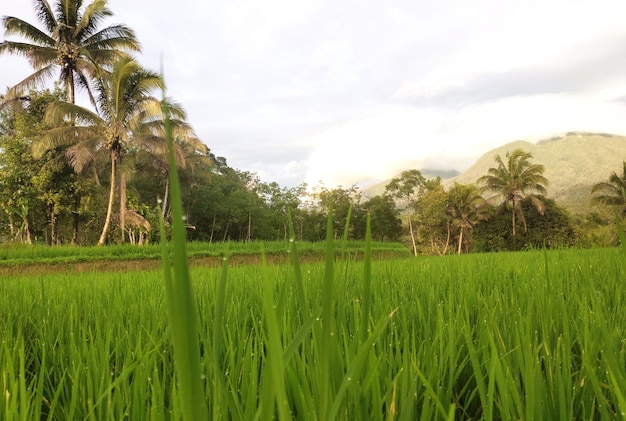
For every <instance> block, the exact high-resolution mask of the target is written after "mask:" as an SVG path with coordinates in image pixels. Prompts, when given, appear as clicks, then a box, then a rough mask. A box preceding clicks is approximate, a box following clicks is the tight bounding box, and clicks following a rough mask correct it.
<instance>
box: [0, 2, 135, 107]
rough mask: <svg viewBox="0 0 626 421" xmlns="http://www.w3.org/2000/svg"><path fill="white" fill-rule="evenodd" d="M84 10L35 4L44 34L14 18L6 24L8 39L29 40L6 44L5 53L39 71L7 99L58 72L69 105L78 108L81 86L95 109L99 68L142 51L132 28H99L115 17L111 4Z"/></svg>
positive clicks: (57, 4) (0, 49) (78, 4)
mask: <svg viewBox="0 0 626 421" xmlns="http://www.w3.org/2000/svg"><path fill="white" fill-rule="evenodd" d="M82 5H83V1H82V0H57V1H56V2H55V3H54V7H52V6H51V5H50V3H49V2H48V1H47V0H34V1H33V6H34V8H35V13H36V15H37V19H38V20H39V23H40V24H41V25H42V27H43V29H39V28H38V27H36V26H34V25H31V24H30V23H28V22H26V21H24V20H22V19H19V18H16V17H12V16H5V17H4V18H3V19H2V25H3V27H4V31H5V36H11V35H17V36H19V37H21V38H23V39H24V40H25V41H24V42H19V41H6V40H5V41H4V42H2V43H1V44H0V54H2V53H9V54H17V55H22V56H24V57H26V59H27V60H28V61H29V62H30V64H31V66H32V67H33V68H34V69H35V72H34V73H33V74H31V75H30V76H28V77H27V78H26V79H24V80H22V81H21V82H19V83H18V84H17V85H15V86H14V87H13V88H11V89H10V90H9V92H8V97H7V98H6V99H11V98H13V97H15V96H17V95H19V94H20V93H21V92H23V91H25V90H27V89H29V88H31V87H34V86H36V85H39V84H40V83H42V82H43V81H45V80H47V79H48V78H50V77H51V76H53V75H54V74H55V73H58V74H59V79H60V81H61V82H62V83H63V85H64V86H65V90H66V100H67V101H69V102H71V103H75V90H76V86H78V87H80V88H84V89H86V90H87V93H88V94H89V97H90V99H91V101H92V103H94V104H95V102H94V97H93V95H92V92H91V88H90V80H91V79H93V78H94V77H95V76H96V75H97V67H98V66H105V67H108V66H110V65H112V64H113V63H114V62H115V61H116V60H117V59H118V58H119V57H120V56H121V55H123V52H124V51H126V52H131V51H139V49H140V48H139V42H138V41H137V40H136V38H135V34H134V32H133V31H132V30H131V29H130V28H128V27H126V26H124V25H112V26H108V27H106V28H102V29H100V28H99V25H100V23H102V21H103V20H104V19H105V18H107V17H109V16H112V13H111V11H110V10H109V9H108V8H107V5H106V0H93V1H92V2H91V3H90V4H89V5H88V6H87V7H85V8H83V7H82Z"/></svg>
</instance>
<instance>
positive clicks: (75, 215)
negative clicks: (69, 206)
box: [71, 211, 80, 246]
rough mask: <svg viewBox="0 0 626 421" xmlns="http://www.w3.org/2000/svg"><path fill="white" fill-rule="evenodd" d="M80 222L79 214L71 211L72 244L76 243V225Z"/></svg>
mask: <svg viewBox="0 0 626 421" xmlns="http://www.w3.org/2000/svg"><path fill="white" fill-rule="evenodd" d="M79 224H80V214H79V213H78V212H76V211H74V212H72V242H71V244H72V245H73V246H75V245H77V244H78V226H79Z"/></svg>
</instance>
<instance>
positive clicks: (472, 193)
mask: <svg viewBox="0 0 626 421" xmlns="http://www.w3.org/2000/svg"><path fill="white" fill-rule="evenodd" d="M482 203H483V197H482V196H481V194H480V191H479V190H478V188H477V187H476V186H475V185H473V184H459V183H456V182H455V183H454V187H452V188H451V189H450V190H449V191H448V205H447V211H448V214H449V215H450V217H451V219H452V224H453V225H454V226H456V227H457V228H458V229H459V240H458V247H457V254H461V250H462V247H463V234H464V233H469V232H470V231H471V230H472V228H473V227H474V225H475V224H476V223H477V222H478V221H481V220H483V219H486V216H487V213H486V208H485V207H483V206H481V205H482Z"/></svg>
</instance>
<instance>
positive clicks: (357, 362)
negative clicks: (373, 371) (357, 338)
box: [325, 309, 398, 420]
mask: <svg viewBox="0 0 626 421" xmlns="http://www.w3.org/2000/svg"><path fill="white" fill-rule="evenodd" d="M396 311H398V309H395V310H393V311H392V312H391V313H389V314H388V315H385V316H383V317H382V318H381V319H380V320H379V321H378V323H376V327H375V328H374V331H373V332H372V334H371V335H370V336H369V337H368V338H367V340H366V341H365V342H364V343H363V344H362V345H361V347H359V351H358V352H357V354H356V356H355V357H354V359H353V360H352V362H351V363H350V366H349V367H348V371H347V372H346V374H345V376H344V377H343V380H342V382H341V386H340V387H339V390H338V391H337V394H336V395H335V399H334V401H333V404H332V406H331V408H330V412H329V414H328V417H326V418H325V419H328V420H335V419H337V415H338V414H339V410H340V409H341V403H342V402H343V399H344V397H345V395H346V392H347V390H348V387H349V386H350V385H351V384H352V381H353V380H354V381H356V379H358V378H360V377H361V375H362V374H363V372H364V369H365V362H366V361H367V357H368V355H369V353H370V352H371V351H372V349H373V348H374V344H375V343H376V341H377V340H378V338H380V335H382V333H383V331H384V330H385V328H386V327H387V325H388V324H389V322H390V321H391V318H392V317H393V315H394V314H395V313H396Z"/></svg>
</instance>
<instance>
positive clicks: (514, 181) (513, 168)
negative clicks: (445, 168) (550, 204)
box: [477, 149, 548, 237]
mask: <svg viewBox="0 0 626 421" xmlns="http://www.w3.org/2000/svg"><path fill="white" fill-rule="evenodd" d="M505 158H506V162H505V161H503V160H502V158H501V157H500V155H498V156H496V159H495V160H496V163H497V164H498V166H497V167H491V168H489V170H488V173H487V175H485V176H482V177H480V178H479V179H478V180H477V183H478V184H482V185H483V186H482V187H481V188H480V191H481V193H485V192H493V193H495V194H494V195H493V196H491V197H489V198H487V199H486V201H487V202H493V201H500V206H501V209H502V208H503V207H504V206H507V205H510V206H511V225H512V227H513V236H514V237H515V226H516V216H519V219H521V220H522V223H523V224H524V231H528V227H527V226H526V219H525V218H524V211H523V210H522V200H523V199H525V198H528V200H529V201H530V203H531V204H532V205H533V206H534V207H535V209H537V212H539V213H540V214H541V215H543V213H544V212H545V204H544V203H543V202H542V201H541V200H540V199H539V198H537V197H536V196H535V195H534V194H533V193H532V192H536V193H539V194H542V195H545V194H546V186H547V185H548V179H546V178H545V177H544V176H543V172H544V171H545V168H544V166H543V165H539V164H532V163H531V162H530V159H531V158H532V154H531V153H529V152H524V151H523V150H521V149H516V150H514V151H512V152H507V153H506V155H505Z"/></svg>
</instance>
